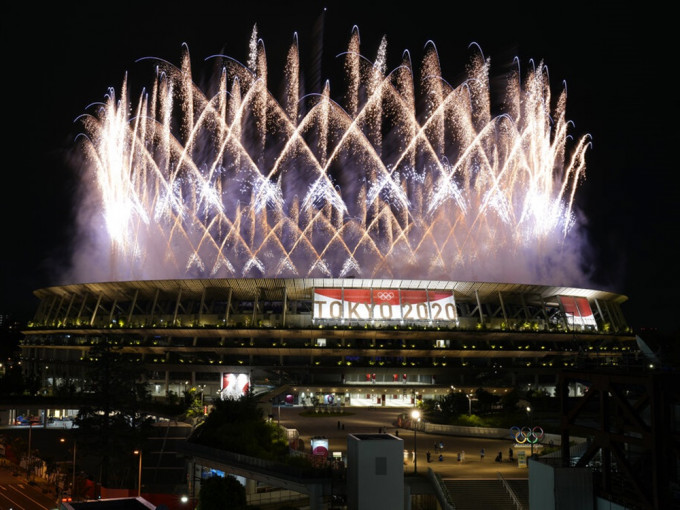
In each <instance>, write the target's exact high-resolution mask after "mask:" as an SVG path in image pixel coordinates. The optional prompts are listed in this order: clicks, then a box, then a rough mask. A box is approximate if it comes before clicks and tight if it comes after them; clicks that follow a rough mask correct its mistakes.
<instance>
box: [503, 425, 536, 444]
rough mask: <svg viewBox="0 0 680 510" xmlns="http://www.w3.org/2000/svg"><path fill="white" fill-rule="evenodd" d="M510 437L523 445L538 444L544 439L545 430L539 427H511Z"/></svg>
mask: <svg viewBox="0 0 680 510" xmlns="http://www.w3.org/2000/svg"><path fill="white" fill-rule="evenodd" d="M510 437H511V438H513V439H514V440H515V442H516V443H519V444H523V443H529V444H536V443H538V442H539V441H540V440H541V439H543V429H542V428H541V427H539V426H536V427H534V428H533V429H532V428H531V427H526V426H524V427H522V428H519V427H518V426H516V425H515V426H513V427H510Z"/></svg>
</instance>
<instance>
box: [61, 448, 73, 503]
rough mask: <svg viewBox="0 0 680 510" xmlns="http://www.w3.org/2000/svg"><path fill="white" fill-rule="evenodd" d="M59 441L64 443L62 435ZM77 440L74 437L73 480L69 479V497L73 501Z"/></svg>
mask: <svg viewBox="0 0 680 510" xmlns="http://www.w3.org/2000/svg"><path fill="white" fill-rule="evenodd" d="M59 441H60V442H62V443H65V442H66V439H64V438H63V437H62V438H61V439H59ZM77 444H78V443H77V441H76V440H75V439H74V440H73V480H72V481H71V499H73V500H74V501H75V496H76V446H77Z"/></svg>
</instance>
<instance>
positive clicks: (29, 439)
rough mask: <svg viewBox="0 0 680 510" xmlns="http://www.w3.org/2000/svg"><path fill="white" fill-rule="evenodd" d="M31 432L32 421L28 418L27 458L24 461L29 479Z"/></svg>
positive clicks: (29, 478) (27, 478)
mask: <svg viewBox="0 0 680 510" xmlns="http://www.w3.org/2000/svg"><path fill="white" fill-rule="evenodd" d="M32 432H33V422H32V421H31V417H30V416H29V418H28V460H27V461H26V480H27V481H29V482H30V481H31V433H32Z"/></svg>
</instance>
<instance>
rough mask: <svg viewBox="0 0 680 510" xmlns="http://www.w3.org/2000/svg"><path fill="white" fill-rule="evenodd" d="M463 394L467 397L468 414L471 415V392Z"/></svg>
mask: <svg viewBox="0 0 680 510" xmlns="http://www.w3.org/2000/svg"><path fill="white" fill-rule="evenodd" d="M465 396H466V397H467V399H468V416H472V394H471V393H466V394H465Z"/></svg>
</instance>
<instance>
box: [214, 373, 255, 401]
mask: <svg viewBox="0 0 680 510" xmlns="http://www.w3.org/2000/svg"><path fill="white" fill-rule="evenodd" d="M249 388H250V377H249V376H248V374H233V373H229V372H225V373H223V374H222V390H221V392H220V396H221V397H222V400H226V399H238V398H241V397H242V396H244V395H246V394H247V393H248V389H249Z"/></svg>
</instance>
